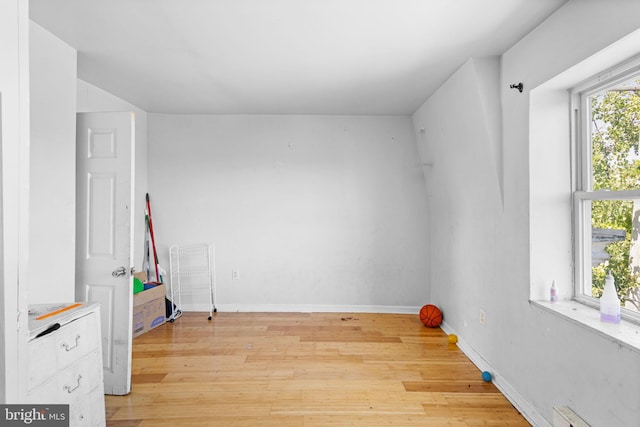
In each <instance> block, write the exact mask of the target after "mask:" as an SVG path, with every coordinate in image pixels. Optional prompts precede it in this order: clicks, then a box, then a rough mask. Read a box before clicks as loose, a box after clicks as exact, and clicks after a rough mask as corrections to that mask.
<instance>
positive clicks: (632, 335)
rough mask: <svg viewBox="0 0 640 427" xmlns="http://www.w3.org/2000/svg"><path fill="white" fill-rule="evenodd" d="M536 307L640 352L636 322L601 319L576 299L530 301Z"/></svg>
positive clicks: (638, 329) (639, 335) (639, 333)
mask: <svg viewBox="0 0 640 427" xmlns="http://www.w3.org/2000/svg"><path fill="white" fill-rule="evenodd" d="M530 303H531V304H533V305H534V306H536V307H539V308H541V309H543V310H545V311H549V312H551V313H555V314H558V315H560V316H562V317H564V318H565V319H568V320H569V321H571V322H573V323H575V324H577V325H580V326H582V327H585V328H588V329H591V330H593V331H594V332H596V333H598V334H599V335H601V336H603V337H605V338H607V339H609V340H611V341H612V342H614V343H616V344H619V345H621V346H624V347H627V348H629V349H631V350H634V351H637V352H640V327H639V326H638V325H636V324H634V323H631V322H627V321H624V320H623V321H621V322H620V323H618V324H614V323H606V322H602V321H601V320H600V312H599V311H598V310H595V309H593V308H591V307H589V306H586V305H584V304H580V303H579V302H576V301H559V302H556V303H551V302H549V301H530Z"/></svg>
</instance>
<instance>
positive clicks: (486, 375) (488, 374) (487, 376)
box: [482, 371, 491, 383]
mask: <svg viewBox="0 0 640 427" xmlns="http://www.w3.org/2000/svg"><path fill="white" fill-rule="evenodd" d="M482 381H485V382H488V383H490V382H491V372H489V371H484V372H483V373H482Z"/></svg>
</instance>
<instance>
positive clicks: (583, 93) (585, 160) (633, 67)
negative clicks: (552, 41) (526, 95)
mask: <svg viewBox="0 0 640 427" xmlns="http://www.w3.org/2000/svg"><path fill="white" fill-rule="evenodd" d="M633 77H638V78H640V56H639V57H635V58H633V59H632V60H630V61H627V62H625V63H623V64H621V65H618V66H616V67H613V68H611V69H609V70H606V71H605V72H602V73H600V74H598V75H596V76H595V77H593V78H591V79H588V80H587V81H585V82H583V83H582V84H580V85H578V86H576V87H575V88H573V89H572V90H571V91H570V96H571V112H572V114H571V198H572V223H573V224H572V225H573V227H572V228H573V236H572V243H573V263H574V265H573V267H574V272H573V275H574V277H573V281H574V286H573V299H574V300H575V301H577V302H579V303H581V304H584V305H586V306H589V307H592V308H594V309H599V307H600V302H599V299H598V298H594V297H591V296H589V295H588V294H587V290H588V291H590V290H591V287H592V285H591V282H592V280H591V268H592V267H591V262H590V261H591V250H592V248H591V245H592V237H591V233H592V231H591V202H592V201H597V200H630V199H638V200H640V189H638V190H616V191H613V190H593V188H592V179H591V178H592V163H591V156H592V146H591V130H590V123H591V103H590V101H589V98H590V97H591V96H592V95H595V94H597V93H600V92H603V91H605V90H607V89H609V88H611V87H613V86H615V85H617V84H620V83H622V82H626V81H628V80H629V79H630V78H633ZM589 293H590V292H589ZM621 313H622V318H623V319H625V320H628V321H631V322H634V323H637V324H640V312H636V311H634V310H629V309H627V308H624V307H622V309H621Z"/></svg>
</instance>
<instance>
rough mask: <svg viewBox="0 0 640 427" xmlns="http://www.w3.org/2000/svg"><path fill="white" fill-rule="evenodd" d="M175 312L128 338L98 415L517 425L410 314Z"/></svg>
mask: <svg viewBox="0 0 640 427" xmlns="http://www.w3.org/2000/svg"><path fill="white" fill-rule="evenodd" d="M207 316H208V314H203V313H185V314H184V315H183V316H182V317H180V318H179V319H177V320H176V321H175V323H167V324H165V325H163V326H160V327H158V328H157V329H154V330H152V331H150V332H148V333H146V334H144V335H141V336H140V337H138V338H135V339H134V340H133V391H132V392H131V394H129V395H128V396H107V397H106V406H107V426H110V427H121V426H150V427H151V426H153V427H156V426H158V427H161V426H251V427H261V426H347V425H348V426H360V425H362V426H407V427H408V426H465V427H466V426H500V427H505V426H528V425H529V424H528V423H527V422H526V420H525V419H524V418H523V417H522V416H521V415H520V414H519V413H518V411H517V410H516V409H515V408H514V407H513V406H512V405H511V404H510V403H509V402H508V401H507V400H506V398H505V397H504V396H503V395H502V394H501V393H500V392H499V391H498V389H497V388H496V387H495V386H494V385H493V384H491V383H486V382H483V381H482V378H481V373H480V371H479V370H478V368H476V367H475V366H474V365H473V364H472V363H471V362H470V361H469V360H468V359H467V358H466V357H465V356H464V354H463V353H462V352H461V351H460V350H459V349H458V347H457V346H456V345H455V344H449V343H448V340H447V335H446V334H445V333H444V332H443V331H442V330H441V329H439V328H436V329H430V328H426V327H424V326H423V325H422V324H421V323H420V320H419V319H418V316H417V315H397V314H362V313H217V314H216V315H215V316H214V318H213V320H211V321H208V320H207Z"/></svg>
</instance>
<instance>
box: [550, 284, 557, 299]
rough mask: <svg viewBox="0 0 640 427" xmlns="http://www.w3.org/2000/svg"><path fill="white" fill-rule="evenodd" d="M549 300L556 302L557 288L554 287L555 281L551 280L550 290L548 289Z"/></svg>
mask: <svg viewBox="0 0 640 427" xmlns="http://www.w3.org/2000/svg"><path fill="white" fill-rule="evenodd" d="M549 294H550V295H549V301H551V302H558V288H557V287H556V281H555V280H554V281H553V282H551V290H550V291H549Z"/></svg>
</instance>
